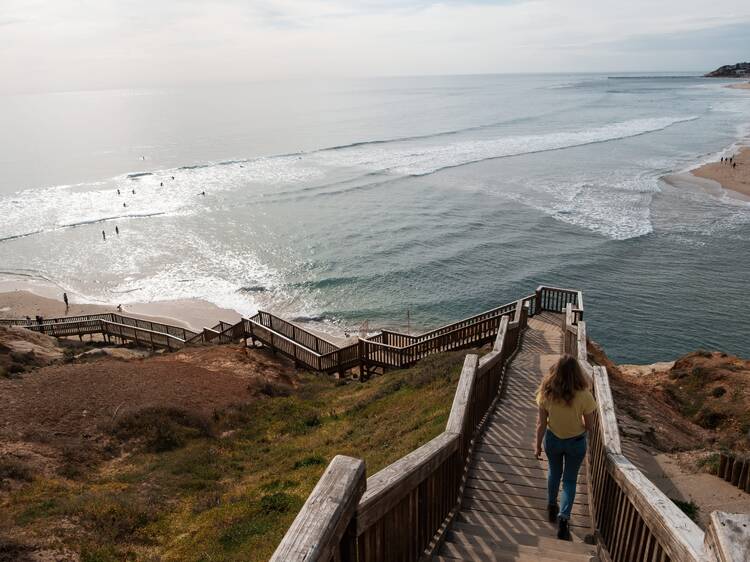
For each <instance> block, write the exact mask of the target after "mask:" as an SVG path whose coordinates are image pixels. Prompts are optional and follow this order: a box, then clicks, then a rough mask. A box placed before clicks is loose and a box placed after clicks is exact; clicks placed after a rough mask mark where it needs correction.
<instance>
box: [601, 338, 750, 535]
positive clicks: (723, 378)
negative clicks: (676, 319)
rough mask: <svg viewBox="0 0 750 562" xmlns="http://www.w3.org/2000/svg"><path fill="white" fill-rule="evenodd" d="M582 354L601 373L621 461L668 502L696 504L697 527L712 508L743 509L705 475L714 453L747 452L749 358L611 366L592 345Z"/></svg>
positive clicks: (713, 355)
mask: <svg viewBox="0 0 750 562" xmlns="http://www.w3.org/2000/svg"><path fill="white" fill-rule="evenodd" d="M589 355H590V357H591V358H592V359H593V360H594V362H595V363H597V364H599V365H604V366H605V367H606V368H607V372H608V374H609V380H610V385H611V387H612V394H613V397H614V401H615V409H616V413H617V420H618V423H619V426H620V432H621V438H622V448H623V453H624V454H625V455H626V456H627V457H628V459H630V460H631V461H632V462H633V463H634V464H635V465H636V466H637V467H638V468H639V469H640V470H641V471H642V472H643V473H644V474H645V475H646V476H647V477H648V478H649V479H650V480H651V481H652V482H653V483H654V484H655V485H656V486H657V487H658V488H659V489H660V490H662V491H663V492H664V493H665V494H666V495H667V496H668V497H670V498H672V499H675V500H681V501H684V502H691V503H693V504H694V505H696V506H697V507H698V513H697V516H696V521H697V523H698V524H699V525H701V526H702V527H704V528H705V527H706V526H707V524H708V518H709V515H710V513H711V512H712V511H715V510H719V511H728V512H732V513H748V512H750V495H748V494H746V493H745V492H742V491H740V490H738V489H737V488H736V487H734V486H732V485H731V484H729V483H728V482H724V481H723V480H721V479H720V478H717V477H716V476H714V475H712V474H708V473H707V471H710V470H712V464H714V463H715V459H716V452H717V451H718V450H720V449H725V448H726V449H733V450H743V449H744V450H747V449H748V448H750V438H749V436H748V434H747V428H748V426H750V361H747V360H743V359H740V358H738V357H734V356H731V355H727V354H724V353H720V352H706V351H697V352H694V353H690V354H688V355H685V356H684V357H681V358H680V359H678V360H677V361H670V362H664V363H655V364H653V365H616V364H614V363H613V362H612V361H610V360H609V358H608V357H607V356H606V354H605V353H604V351H603V350H602V349H601V348H600V347H599V346H598V345H597V344H595V343H593V342H590V344H589ZM717 389H719V390H717ZM712 459H713V461H714V463H712V462H710V461H712ZM707 461H708V462H707Z"/></svg>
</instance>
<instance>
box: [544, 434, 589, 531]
mask: <svg viewBox="0 0 750 562" xmlns="http://www.w3.org/2000/svg"><path fill="white" fill-rule="evenodd" d="M544 452H545V453H547V461H548V463H549V469H548V471H547V502H548V503H549V504H550V505H557V493H558V491H559V490H560V479H561V478H562V484H563V489H562V498H560V517H561V518H562V519H570V512H571V511H572V509H573V501H574V500H575V499H576V480H577V479H578V470H579V469H580V468H581V463H583V459H584V457H585V456H586V434H585V433H582V434H581V435H577V436H576V437H571V438H570V439H560V438H559V437H557V436H556V435H555V434H554V433H552V432H551V431H550V430H549V429H548V430H547V432H546V433H545V434H544Z"/></svg>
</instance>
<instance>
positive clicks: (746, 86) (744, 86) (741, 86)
mask: <svg viewBox="0 0 750 562" xmlns="http://www.w3.org/2000/svg"><path fill="white" fill-rule="evenodd" d="M726 87H727V88H731V89H732V90H750V82H742V83H740V84H728V85H727V86H726Z"/></svg>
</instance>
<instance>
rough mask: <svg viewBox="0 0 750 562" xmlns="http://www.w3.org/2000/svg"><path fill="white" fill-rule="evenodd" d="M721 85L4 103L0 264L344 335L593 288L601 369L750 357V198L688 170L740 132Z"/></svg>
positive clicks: (354, 86) (342, 90)
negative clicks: (702, 355)
mask: <svg viewBox="0 0 750 562" xmlns="http://www.w3.org/2000/svg"><path fill="white" fill-rule="evenodd" d="M726 83H727V82H726V81H721V80H715V79H704V78H700V77H699V73H696V74H695V76H685V75H674V74H648V75H637V74H628V75H608V74H573V75H562V74H560V75H553V74H545V75H486V76H448V77H419V78H416V77H415V78H380V79H357V80H354V79H352V80H334V81H306V82H270V83H259V84H236V85H215V86H204V87H198V86H191V87H180V88H177V87H175V88H159V89H141V90H106V91H84V92H63V93H49V94H23V95H7V96H2V97H0V122H2V123H3V124H4V126H3V134H2V135H0V165H1V168H2V174H0V271H2V274H3V275H5V276H11V277H20V278H28V277H36V278H42V279H48V280H52V281H54V282H55V283H57V284H58V285H59V286H60V287H61V288H64V289H65V290H67V291H68V292H69V293H71V294H73V295H75V298H77V299H78V300H87V301H91V302H107V303H123V304H127V303H134V302H150V301H156V300H165V299H185V298H200V299H205V300H207V301H210V302H212V303H214V304H216V305H219V306H222V307H228V308H232V309H235V310H237V311H239V312H241V313H243V314H252V313H254V312H255V311H256V310H257V309H258V308H261V309H265V310H269V311H271V312H275V313H277V314H279V315H281V316H283V317H286V318H288V319H292V320H296V321H298V322H302V323H308V324H310V325H313V326H314V327H316V328H318V329H323V330H328V331H331V332H338V333H340V332H341V331H343V330H352V331H356V330H358V329H360V328H361V327H362V325H363V324H365V323H366V324H365V325H366V326H367V327H369V329H370V330H376V329H378V328H383V327H389V328H398V329H405V328H406V327H407V326H408V328H409V329H411V330H412V331H417V330H421V329H424V328H431V327H436V326H438V325H441V324H443V323H447V322H450V321H453V320H457V319H460V318H462V317H465V316H468V315H471V314H474V313H478V312H481V311H482V310H485V309H489V308H492V307H494V306H496V305H499V304H502V303H505V302H508V301H511V300H514V299H516V298H518V297H520V296H523V295H526V294H529V293H531V292H533V290H534V288H535V287H536V286H537V285H540V284H548V285H554V286H561V287H574V288H580V289H582V290H583V291H584V295H585V307H586V312H585V317H586V320H588V321H589V322H588V324H589V332H590V335H591V336H592V337H593V338H594V339H595V340H597V341H598V342H600V343H601V344H603V345H604V346H605V348H606V350H607V352H608V353H609V354H610V356H611V357H613V358H614V359H615V360H617V361H621V362H640V363H644V362H652V361H657V360H668V359H673V358H675V357H677V356H678V355H680V354H683V353H686V352H689V351H692V350H695V349H698V348H707V349H720V350H725V351H727V352H731V353H739V354H744V355H745V356H748V355H750V353H749V352H750V296H748V285H749V284H750V266H749V265H748V264H749V263H750V202H748V201H747V200H742V199H740V198H737V197H733V196H732V195H731V194H730V193H727V192H724V191H723V190H720V189H711V188H707V187H704V186H701V185H700V184H697V183H691V182H685V181H683V180H681V179H680V176H679V174H680V173H683V172H685V171H687V170H689V169H691V168H693V167H695V166H696V165H699V164H700V163H702V162H706V161H710V160H713V159H717V158H718V157H719V156H720V155H722V154H729V153H730V152H731V150H732V149H733V148H734V147H736V146H737V145H738V143H742V142H744V139H745V138H746V137H747V136H748V133H749V132H750V127H749V126H748V124H749V123H750V92H748V91H743V90H732V89H727V88H725V87H724V85H725V84H726ZM675 174H678V176H677V177H676V178H675V177H673V176H674V175H675ZM665 178H667V179H668V180H669V181H666V180H665ZM118 189H119V191H120V193H119V195H118V193H117V190H118ZM204 192H205V195H203V193H204ZM115 226H117V227H118V228H119V230H120V235H119V236H117V235H116V234H115V232H114V229H115ZM102 230H105V231H106V233H107V240H106V242H104V241H103V240H102V235H101V232H102Z"/></svg>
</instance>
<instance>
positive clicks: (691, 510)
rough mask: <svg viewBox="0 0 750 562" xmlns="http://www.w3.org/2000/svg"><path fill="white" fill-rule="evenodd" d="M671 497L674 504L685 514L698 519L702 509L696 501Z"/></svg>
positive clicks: (694, 519) (695, 519)
mask: <svg viewBox="0 0 750 562" xmlns="http://www.w3.org/2000/svg"><path fill="white" fill-rule="evenodd" d="M669 499H670V500H672V502H674V504H675V505H676V506H677V507H679V508H680V509H681V510H682V512H683V513H684V514H685V515H687V516H688V517H690V519H692V520H693V521H698V511H700V508H699V507H698V505H697V504H696V503H695V502H693V501H682V500H676V499H674V498H669Z"/></svg>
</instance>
